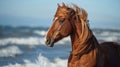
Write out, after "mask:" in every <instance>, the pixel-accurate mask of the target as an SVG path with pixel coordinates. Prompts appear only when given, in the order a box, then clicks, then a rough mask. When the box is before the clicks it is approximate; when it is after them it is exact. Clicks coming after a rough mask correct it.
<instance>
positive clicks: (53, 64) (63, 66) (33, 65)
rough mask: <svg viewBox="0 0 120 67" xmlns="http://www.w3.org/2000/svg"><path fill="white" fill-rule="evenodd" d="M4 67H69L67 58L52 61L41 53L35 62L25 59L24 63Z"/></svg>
mask: <svg viewBox="0 0 120 67" xmlns="http://www.w3.org/2000/svg"><path fill="white" fill-rule="evenodd" d="M3 67H67V59H60V58H56V59H54V60H53V61H50V60H49V59H48V58H46V57H44V56H42V55H41V54H40V55H39V56H38V58H37V60H36V61H35V62H31V61H29V60H24V64H19V63H16V64H9V65H6V66H3Z"/></svg>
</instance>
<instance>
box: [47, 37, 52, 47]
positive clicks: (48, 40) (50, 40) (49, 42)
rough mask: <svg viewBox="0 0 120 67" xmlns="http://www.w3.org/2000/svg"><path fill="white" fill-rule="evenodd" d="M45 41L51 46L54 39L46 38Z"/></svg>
mask: <svg viewBox="0 0 120 67" xmlns="http://www.w3.org/2000/svg"><path fill="white" fill-rule="evenodd" d="M45 43H46V45H47V46H49V47H53V46H54V39H50V38H47V39H46V42H45Z"/></svg>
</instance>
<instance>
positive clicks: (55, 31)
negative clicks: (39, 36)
mask: <svg viewBox="0 0 120 67" xmlns="http://www.w3.org/2000/svg"><path fill="white" fill-rule="evenodd" d="M74 13H75V11H74V10H73V9H71V8H68V7H67V6H66V5H65V4H64V3H63V4H62V6H60V5H59V4H58V8H57V11H56V14H55V16H54V19H53V24H52V26H51V27H50V29H49V30H48V33H47V35H46V44H47V45H48V46H50V47H53V46H54V43H55V42H57V41H59V40H61V39H62V38H64V37H67V36H68V35H70V33H71V31H72V26H71V22H70V17H72V15H73V14H74Z"/></svg>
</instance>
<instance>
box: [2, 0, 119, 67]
mask: <svg viewBox="0 0 120 67" xmlns="http://www.w3.org/2000/svg"><path fill="white" fill-rule="evenodd" d="M62 2H64V3H66V4H67V5H71V4H72V3H74V4H76V5H78V6H79V7H82V8H84V9H85V10H86V11H87V12H88V19H89V24H90V27H91V29H92V31H93V32H94V34H95V36H96V37H97V39H98V41H99V42H103V41H114V42H118V43H120V13H119V12H120V0H100V1H97V0H55V1H49V0H0V67H67V59H68V56H69V53H70V51H71V43H70V39H69V37H67V38H65V39H63V40H62V41H60V42H58V43H56V44H55V47H54V48H49V47H47V46H45V44H44V42H45V35H46V32H47V30H48V28H49V26H50V25H51V24H52V20H53V18H54V14H55V12H56V9H57V3H60V4H62Z"/></svg>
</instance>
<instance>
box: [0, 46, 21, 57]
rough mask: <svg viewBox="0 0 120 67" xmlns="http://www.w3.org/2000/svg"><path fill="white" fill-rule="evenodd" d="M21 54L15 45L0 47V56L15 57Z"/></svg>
mask: <svg viewBox="0 0 120 67" xmlns="http://www.w3.org/2000/svg"><path fill="white" fill-rule="evenodd" d="M21 54H22V51H21V50H20V49H19V48H18V47H17V46H9V47H6V48H2V49H0V57H15V56H17V55H21Z"/></svg>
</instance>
